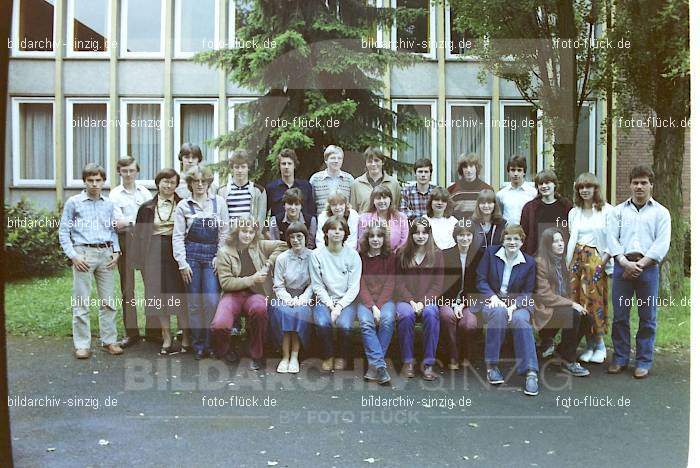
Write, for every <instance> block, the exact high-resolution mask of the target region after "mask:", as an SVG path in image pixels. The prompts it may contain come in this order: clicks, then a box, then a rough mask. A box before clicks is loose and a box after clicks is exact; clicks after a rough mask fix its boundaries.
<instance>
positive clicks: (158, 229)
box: [153, 195, 175, 236]
mask: <svg viewBox="0 0 700 468" xmlns="http://www.w3.org/2000/svg"><path fill="white" fill-rule="evenodd" d="M154 211H155V213H153V215H154V216H153V235H154V236H172V234H173V228H174V227H175V198H174V197H173V198H172V199H168V198H161V197H160V195H159V196H158V203H156V206H155V209H154Z"/></svg>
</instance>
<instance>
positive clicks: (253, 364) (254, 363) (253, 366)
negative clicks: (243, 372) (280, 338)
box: [248, 359, 263, 371]
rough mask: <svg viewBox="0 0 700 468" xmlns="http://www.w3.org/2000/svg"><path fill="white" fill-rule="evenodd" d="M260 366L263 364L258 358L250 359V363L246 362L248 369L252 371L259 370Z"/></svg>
mask: <svg viewBox="0 0 700 468" xmlns="http://www.w3.org/2000/svg"><path fill="white" fill-rule="evenodd" d="M261 367H263V364H262V360H260V359H251V360H250V364H248V370H252V371H256V370H260V368H261Z"/></svg>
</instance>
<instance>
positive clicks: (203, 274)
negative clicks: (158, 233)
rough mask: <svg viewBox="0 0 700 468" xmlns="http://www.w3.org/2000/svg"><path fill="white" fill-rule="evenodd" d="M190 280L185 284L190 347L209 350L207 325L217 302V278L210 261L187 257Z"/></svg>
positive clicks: (212, 317) (209, 335)
mask: <svg viewBox="0 0 700 468" xmlns="http://www.w3.org/2000/svg"><path fill="white" fill-rule="evenodd" d="M187 263H188V264H189V265H190V268H192V281H191V282H190V284H188V285H187V293H188V295H187V310H188V312H189V315H190V329H191V333H192V347H193V348H194V350H195V351H211V350H212V344H211V334H210V332H209V325H210V324H211V322H212V320H214V314H215V313H216V306H217V304H218V303H219V280H218V279H217V277H216V273H214V268H213V267H212V265H211V261H206V262H203V261H196V260H191V259H188V260H187Z"/></svg>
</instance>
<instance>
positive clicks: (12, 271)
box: [3, 198, 68, 279]
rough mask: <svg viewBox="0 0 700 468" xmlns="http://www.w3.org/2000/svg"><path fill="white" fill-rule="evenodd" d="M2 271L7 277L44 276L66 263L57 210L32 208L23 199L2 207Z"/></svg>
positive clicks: (58, 269) (66, 264)
mask: <svg viewBox="0 0 700 468" xmlns="http://www.w3.org/2000/svg"><path fill="white" fill-rule="evenodd" d="M5 215H6V218H7V220H6V224H5V226H6V229H7V232H6V236H5V255H4V260H3V263H4V264H5V265H4V266H3V273H4V274H5V275H6V277H7V278H9V279H18V278H27V277H32V276H47V275H51V274H53V273H55V272H57V271H60V270H62V269H64V268H66V267H67V266H68V259H67V258H66V256H65V254H64V253H63V250H62V249H61V246H60V244H59V243H58V226H59V222H60V219H61V215H60V213H59V212H58V211H54V212H51V211H47V210H42V209H37V208H34V207H33V206H32V204H31V202H29V201H28V200H26V199H24V198H23V199H22V201H20V202H19V203H17V205H15V206H13V207H5Z"/></svg>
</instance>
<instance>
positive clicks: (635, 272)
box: [607, 165, 671, 379]
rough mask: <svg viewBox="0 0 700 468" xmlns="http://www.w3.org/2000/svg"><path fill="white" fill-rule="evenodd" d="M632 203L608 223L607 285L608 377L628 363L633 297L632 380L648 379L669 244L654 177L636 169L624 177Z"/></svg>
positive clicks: (617, 210)
mask: <svg viewBox="0 0 700 468" xmlns="http://www.w3.org/2000/svg"><path fill="white" fill-rule="evenodd" d="M629 181H630V191H631V192H632V197H630V198H628V199H627V200H625V201H624V202H622V203H620V204H619V205H617V206H616V207H615V208H614V210H613V212H612V216H610V217H609V218H608V229H607V234H608V238H607V240H608V250H609V252H610V255H611V256H612V257H613V258H614V259H615V267H614V270H613V279H612V305H613V310H614V318H613V324H612V342H613V346H614V348H615V352H614V354H613V359H612V364H611V365H610V367H608V373H609V374H619V373H621V372H622V371H624V370H625V368H626V367H627V365H628V364H629V360H630V309H631V307H632V303H633V300H634V296H635V294H636V296H637V298H636V299H637V300H636V304H637V313H638V314H639V329H638V330H637V337H636V340H637V348H636V352H635V359H636V363H635V369H634V377H635V378H637V379H643V378H645V377H647V376H648V375H649V370H650V369H651V366H652V361H653V357H654V340H655V338H656V301H657V297H658V295H659V264H660V263H661V261H662V260H663V259H664V257H665V256H666V254H667V253H668V249H669V247H670V244H671V215H670V213H669V211H668V210H667V209H666V207H664V206H663V205H662V204H660V203H659V202H657V201H656V200H654V199H653V198H652V196H651V194H652V191H653V189H654V171H653V170H652V169H651V168H650V167H649V166H646V165H640V166H635V167H633V168H632V171H631V172H630V175H629Z"/></svg>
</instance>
